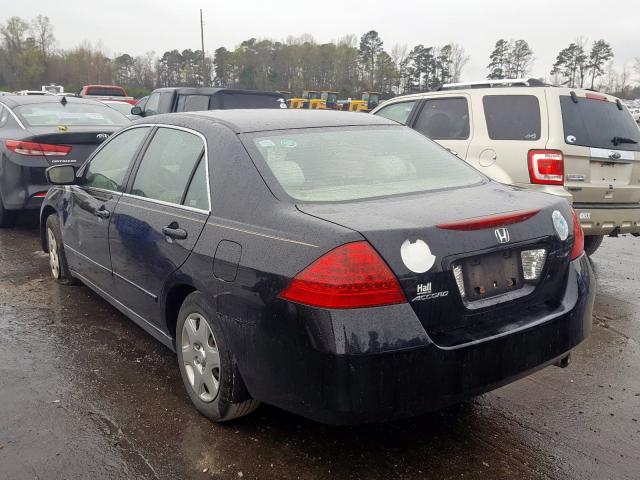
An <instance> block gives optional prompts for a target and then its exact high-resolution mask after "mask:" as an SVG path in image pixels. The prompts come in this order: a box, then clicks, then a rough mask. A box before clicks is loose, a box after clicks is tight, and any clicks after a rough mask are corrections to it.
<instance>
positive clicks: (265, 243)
mask: <svg viewBox="0 0 640 480" xmlns="http://www.w3.org/2000/svg"><path fill="white" fill-rule="evenodd" d="M47 174H48V177H49V180H50V181H51V183H53V184H54V185H56V186H54V187H53V188H51V190H50V191H49V193H48V195H47V197H46V199H45V201H44V204H43V206H42V210H41V227H42V228H41V232H42V243H43V248H44V250H45V251H48V252H49V258H50V265H51V271H52V273H53V276H54V277H55V278H56V279H57V280H58V281H59V282H61V283H71V282H74V281H78V280H79V281H81V282H82V283H84V284H85V285H87V286H88V287H90V288H91V289H93V290H95V291H96V292H97V293H98V294H99V295H101V296H102V297H104V298H105V299H106V300H107V301H109V302H110V303H111V304H112V305H114V306H115V307H116V308H118V309H119V310H121V311H122V312H123V313H124V314H125V315H127V316H128V317H129V318H131V319H132V320H133V321H134V322H135V323H137V324H138V325H140V326H141V327H142V328H143V329H145V330H146V331H148V332H149V333H150V334H151V335H153V336H154V337H156V338H157V339H158V340H160V341H161V342H162V343H164V344H165V345H166V346H167V347H169V348H171V349H174V350H175V351H176V353H177V360H178V365H179V368H180V372H181V374H182V379H183V381H184V384H185V387H186V390H187V392H188V394H189V397H190V398H191V400H192V401H193V403H194V404H195V406H196V408H197V409H198V410H199V411H200V412H201V413H203V414H204V415H206V416H207V417H209V418H211V419H212V420H216V421H224V420H230V419H233V418H236V417H239V416H242V415H245V414H248V413H250V412H251V411H253V410H254V409H255V408H256V406H257V405H258V403H259V402H265V403H269V404H271V405H275V406H278V407H281V408H283V409H286V410H289V411H291V412H295V413H297V414H300V415H303V416H305V417H309V418H312V419H315V420H318V421H321V422H326V423H333V424H349V423H360V422H370V421H381V420H388V419H393V418H399V417H407V416H412V415H417V414H420V413H423V412H426V411H429V410H433V409H437V408H440V407H442V406H445V405H447V404H451V403H453V402H458V401H460V400H463V399H466V398H469V397H472V396H474V395H478V394H481V393H483V392H486V391H488V390H491V389H494V388H496V387H498V386H500V385H504V384H506V383H508V382H512V381H514V380H516V379H518V378H520V377H523V376H525V375H527V374H530V373H532V372H533V371H535V370H537V369H540V368H542V367H544V366H547V365H551V364H557V365H565V364H566V360H567V359H568V355H569V353H570V351H571V349H573V348H574V347H575V346H576V345H578V344H579V343H580V342H582V341H583V340H584V339H585V337H586V336H587V335H588V333H589V330H590V325H591V311H592V306H593V299H594V294H595V280H594V278H593V273H592V270H591V267H590V264H589V262H588V260H587V259H586V257H585V256H584V254H583V235H582V231H581V229H580V224H579V222H578V221H577V220H576V217H575V214H574V213H573V211H572V209H571V207H570V206H569V205H568V204H567V203H566V202H565V201H564V200H561V199H558V197H555V196H552V195H545V194H541V193H532V192H526V191H522V190H520V189H518V188H514V187H511V186H505V185H501V184H498V183H495V182H493V181H491V180H489V179H488V178H486V177H484V176H483V175H482V174H480V173H479V172H477V171H476V170H474V169H473V168H472V167H470V166H469V165H467V164H466V163H465V162H463V161H462V160H459V159H458V158H457V157H455V156H454V155H452V154H450V153H449V152H447V151H446V150H444V149H443V148H441V147H440V146H438V145H437V144H435V143H433V142H432V141H430V140H428V139H427V138H425V137H423V136H422V135H420V134H418V133H416V132H414V131H413V130H411V129H409V128H407V127H404V126H401V125H398V124H396V123H394V122H392V121H390V120H387V119H384V118H381V117H375V116H372V115H361V114H349V113H338V112H321V111H320V112H319V111H313V112H310V111H302V110H242V111H241V110H237V111H231V110H229V111H216V112H193V113H185V114H171V115H159V116H154V117H152V118H150V119H143V120H139V121H137V122H135V123H133V124H132V125H131V126H129V127H126V128H124V129H122V130H120V131H119V132H117V133H116V134H114V135H113V136H112V137H111V138H110V139H109V140H108V141H107V142H105V143H104V144H103V145H102V146H101V147H100V148H99V149H98V150H96V152H95V153H94V154H93V156H92V157H90V158H89V159H88V161H87V162H86V163H85V164H84V165H83V166H82V167H81V168H79V169H77V170H76V169H75V168H73V167H71V166H54V167H51V168H49V170H48V172H47Z"/></svg>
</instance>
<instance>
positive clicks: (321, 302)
mask: <svg viewBox="0 0 640 480" xmlns="http://www.w3.org/2000/svg"><path fill="white" fill-rule="evenodd" d="M280 298H283V299H285V300H289V301H291V302H296V303H302V304H304V305H311V306H313V307H321V308H364V307H378V306H381V305H392V304H396V303H404V302H406V301H407V300H406V297H405V295H404V293H403V292H402V289H401V288H400V284H399V283H398V279H397V278H396V276H395V275H394V274H393V272H392V271H391V269H390V268H389V266H388V265H387V264H386V263H385V261H384V260H383V259H382V258H381V257H380V255H378V253H377V252H376V251H375V250H374V249H373V247H372V246H371V245H369V244H368V243H367V242H354V243H348V244H346V245H342V246H340V247H338V248H336V249H334V250H331V251H330V252H328V253H327V254H325V255H323V256H322V257H320V258H319V259H318V260H316V261H315V262H313V263H312V264H311V265H309V266H308V267H307V268H305V269H304V270H303V271H302V272H300V273H299V274H298V275H296V276H295V278H294V279H293V280H291V283H290V284H289V286H288V287H287V288H285V289H284V290H283V291H282V293H281V294H280Z"/></svg>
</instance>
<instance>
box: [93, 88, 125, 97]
mask: <svg viewBox="0 0 640 480" xmlns="http://www.w3.org/2000/svg"><path fill="white" fill-rule="evenodd" d="M86 95H98V96H100V97H124V96H125V94H124V90H123V89H121V88H117V87H90V88H87V93H86Z"/></svg>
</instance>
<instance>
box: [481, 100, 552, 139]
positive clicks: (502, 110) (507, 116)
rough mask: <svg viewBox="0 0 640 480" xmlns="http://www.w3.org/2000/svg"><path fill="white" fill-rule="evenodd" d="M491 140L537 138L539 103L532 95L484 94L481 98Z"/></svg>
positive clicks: (538, 131) (538, 136)
mask: <svg viewBox="0 0 640 480" xmlns="http://www.w3.org/2000/svg"><path fill="white" fill-rule="evenodd" d="M482 105H483V106H484V116H485V119H486V121H487V130H488V132H489V138H490V139H491V140H538V139H539V138H540V103H539V102H538V98H537V97H535V96H533V95H485V96H484V97H483V98H482Z"/></svg>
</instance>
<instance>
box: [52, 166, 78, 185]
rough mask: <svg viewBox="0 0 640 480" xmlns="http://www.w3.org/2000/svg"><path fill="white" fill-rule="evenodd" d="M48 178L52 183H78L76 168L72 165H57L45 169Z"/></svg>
mask: <svg viewBox="0 0 640 480" xmlns="http://www.w3.org/2000/svg"><path fill="white" fill-rule="evenodd" d="M45 175H46V177H47V180H48V181H49V183H50V184H51V185H74V184H75V183H76V169H75V168H74V167H72V166H71V165H55V166H53V167H49V168H47V169H46V170H45Z"/></svg>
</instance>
